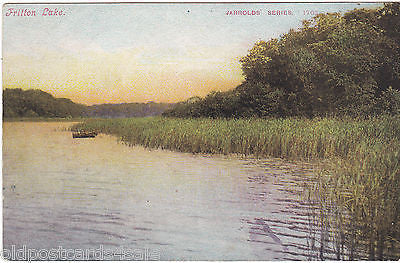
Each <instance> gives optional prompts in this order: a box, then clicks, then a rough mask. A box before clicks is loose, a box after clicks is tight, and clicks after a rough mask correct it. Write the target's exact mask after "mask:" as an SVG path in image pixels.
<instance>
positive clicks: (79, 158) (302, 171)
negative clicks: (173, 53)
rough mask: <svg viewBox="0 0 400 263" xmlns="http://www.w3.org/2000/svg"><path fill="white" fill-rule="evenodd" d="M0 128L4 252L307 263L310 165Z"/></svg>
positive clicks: (57, 131)
mask: <svg viewBox="0 0 400 263" xmlns="http://www.w3.org/2000/svg"><path fill="white" fill-rule="evenodd" d="M69 126H71V123H53V122H47V123H44V122H43V123H38V122H35V123H28V122H20V123H19V122H13V123H11V122H6V123H3V195H4V204H3V218H4V231H3V232H4V236H3V240H4V247H5V248H11V247H12V246H13V245H15V246H16V247H22V246H26V247H28V248H38V249H40V248H46V249H50V248H57V247H58V246H62V247H63V248H81V249H84V248H98V247H99V246H100V245H102V246H103V247H104V248H107V249H118V248H121V247H124V248H129V249H150V250H154V251H159V252H160V257H161V259H162V260H296V259H298V260H307V259H312V258H314V257H316V254H315V253H314V252H312V251H311V250H310V249H309V247H310V243H311V242H312V240H311V239H310V237H311V236H312V235H313V233H311V232H310V229H311V228H310V221H309V216H308V214H309V209H308V206H307V205H306V204H305V203H303V202H302V201H301V200H300V198H299V196H298V193H297V192H298V191H300V190H301V188H299V187H298V186H297V185H298V183H297V182H299V181H300V182H301V181H304V180H306V179H307V178H308V177H310V174H311V173H312V170H311V168H310V166H309V165H305V164H304V165H299V164H297V165H295V164H292V163H288V162H283V161H280V160H255V159H243V158H234V157H227V156H204V155H193V154H187V153H177V152H170V151H164V150H148V149H144V148H142V147H127V146H125V145H123V144H121V143H118V142H117V139H116V138H114V137H110V136H106V135H99V136H97V137H96V138H94V139H73V138H72V136H71V132H68V131H65V128H67V127H69Z"/></svg>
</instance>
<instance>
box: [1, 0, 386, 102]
mask: <svg viewBox="0 0 400 263" xmlns="http://www.w3.org/2000/svg"><path fill="white" fill-rule="evenodd" d="M379 5H380V4H374V3H364V4H357V3H325V4H322V3H319V4H318V3H309V4H300V3H275V4H251V3H230V4H226V3H225V4H222V3H220V4H211V3H208V4H204V3H202V4H187V3H175V4H172V3H162V4H150V3H142V4H139V3H136V4H128V3H119V4H118V3H113V4H63V5H60V4H7V5H4V6H3V18H2V19H3V37H2V41H3V42H2V44H3V50H2V52H3V89H4V88H22V89H32V88H35V89H41V90H43V91H46V92H49V93H51V94H52V95H54V96H56V97H66V98H70V99H72V100H73V101H74V102H77V103H83V104H87V105H93V104H100V103H129V102H148V101H154V102H178V101H183V100H186V99H188V98H190V97H193V96H201V97H204V96H205V95H207V94H208V93H209V92H211V91H225V90H229V89H233V88H235V87H236V86H237V85H238V84H240V83H241V82H242V81H243V80H244V78H243V75H242V71H241V68H240V62H239V59H240V57H243V56H245V55H246V54H247V52H248V50H249V49H251V47H252V46H253V44H254V43H255V42H256V41H258V40H269V39H271V38H276V37H279V36H280V35H282V34H284V33H286V32H288V31H289V29H291V28H299V27H300V26H301V21H302V20H305V19H309V18H311V17H312V16H313V14H315V13H317V12H321V13H326V12H345V11H347V10H352V9H354V8H374V7H377V6H379ZM55 9H57V11H58V13H57V15H52V16H50V15H49V13H50V12H49V11H55ZM235 10H242V11H250V12H251V11H254V12H257V11H258V12H259V14H260V15H227V13H228V12H229V11H235ZM276 10H280V11H284V10H286V11H287V13H286V14H288V12H289V11H290V13H291V15H271V14H272V11H276ZM59 11H61V12H62V13H61V15H59ZM53 13H54V12H53ZM28 14H30V16H28ZM33 14H35V16H34V15H33Z"/></svg>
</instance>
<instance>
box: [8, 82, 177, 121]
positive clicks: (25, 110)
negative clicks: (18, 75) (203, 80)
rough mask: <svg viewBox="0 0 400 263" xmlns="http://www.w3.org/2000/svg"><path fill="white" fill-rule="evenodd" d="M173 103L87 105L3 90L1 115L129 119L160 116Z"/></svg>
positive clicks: (36, 92) (37, 92)
mask: <svg viewBox="0 0 400 263" xmlns="http://www.w3.org/2000/svg"><path fill="white" fill-rule="evenodd" d="M174 105H175V104H171V103H155V102H147V103H121V104H100V105H93V106H86V105H83V104H78V103H74V102H73V101H71V100H70V99H66V98H55V97H54V96H52V95H51V94H49V93H47V92H44V91H41V90H39V89H30V90H22V89H5V90H3V117H4V118H13V117H49V118H57V117H58V118H66V117H95V118H128V117H145V116H155V115H161V114H162V113H163V112H164V111H165V110H167V109H170V108H172V107H173V106H174Z"/></svg>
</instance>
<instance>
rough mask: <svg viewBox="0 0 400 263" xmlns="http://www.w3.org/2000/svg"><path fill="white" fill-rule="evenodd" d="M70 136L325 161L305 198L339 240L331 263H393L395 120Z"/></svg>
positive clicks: (133, 125)
mask: <svg viewBox="0 0 400 263" xmlns="http://www.w3.org/2000/svg"><path fill="white" fill-rule="evenodd" d="M73 130H86V131H90V130H92V131H97V132H101V133H106V134H111V135H115V136H118V137H119V138H121V140H122V141H123V142H125V143H127V144H129V145H142V146H145V147H150V148H162V149H170V150H174V151H181V152H192V153H219V154H244V155H254V156H258V157H278V158H284V159H291V160H307V161H310V160H327V162H324V166H321V170H320V171H319V172H318V180H317V183H316V184H315V186H314V189H313V190H312V191H310V193H311V195H313V198H317V199H318V200H319V201H320V202H321V218H320V219H321V220H320V222H324V223H323V224H324V226H323V227H324V228H326V227H327V225H329V226H330V227H331V229H333V230H334V236H335V237H336V241H338V240H340V242H339V243H340V245H338V249H339V250H340V247H342V248H341V250H342V251H339V252H338V259H355V258H357V251H358V250H357V249H359V247H364V251H367V254H368V257H369V259H396V260H397V259H399V256H400V117H387V116H385V117H376V118H371V119H367V120H355V119H350V118H348V119H347V118H341V119H337V118H316V119H302V118H298V119H295V118H293V119H207V118H199V119H180V118H164V117H148V118H130V119H96V120H86V121H85V122H84V123H80V124H77V125H75V126H73ZM343 245H344V247H345V248H343ZM340 255H347V258H345V257H344V256H342V257H341V256H340Z"/></svg>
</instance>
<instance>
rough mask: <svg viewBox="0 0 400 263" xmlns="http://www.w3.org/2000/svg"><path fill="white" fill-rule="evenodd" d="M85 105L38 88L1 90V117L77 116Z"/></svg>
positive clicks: (80, 114) (84, 108)
mask: <svg viewBox="0 0 400 263" xmlns="http://www.w3.org/2000/svg"><path fill="white" fill-rule="evenodd" d="M86 108H87V106H86V105H83V104H77V103H74V102H72V101H71V100H70V99H65V98H55V97H54V96H52V95H51V94H49V93H47V92H44V91H41V90H38V89H30V90H22V89H5V90H3V117H4V118H12V117H49V118H52V117H53V118H54V117H59V118H65V117H79V116H82V114H83V112H84V111H85V110H86Z"/></svg>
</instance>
